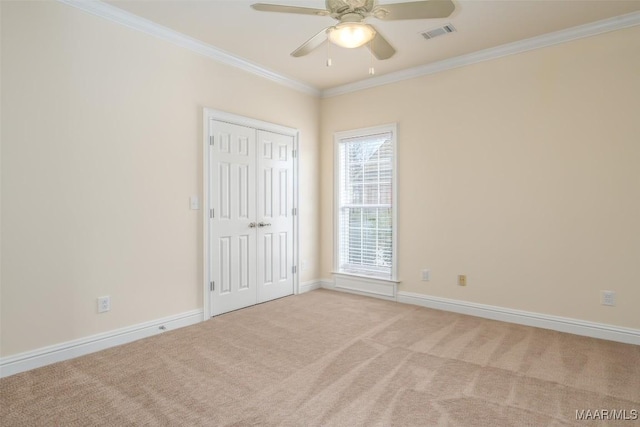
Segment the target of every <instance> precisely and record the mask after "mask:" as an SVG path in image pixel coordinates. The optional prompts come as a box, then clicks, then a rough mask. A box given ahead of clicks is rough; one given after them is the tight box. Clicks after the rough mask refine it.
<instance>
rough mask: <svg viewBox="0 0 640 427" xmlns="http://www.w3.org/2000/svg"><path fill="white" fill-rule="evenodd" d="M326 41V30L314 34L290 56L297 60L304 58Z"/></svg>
mask: <svg viewBox="0 0 640 427" xmlns="http://www.w3.org/2000/svg"><path fill="white" fill-rule="evenodd" d="M326 40H327V29H326V28H325V29H324V30H322V31H320V32H319V33H318V34H316V35H315V36H313V37H311V38H310V39H309V40H307V41H306V42H304V43H303V44H302V46H300V47H299V48H297V49H296V50H294V51H293V52H291V56H295V57H296V58H297V57H299V56H304V55H306V54H308V53H311V51H312V50H313V49H315V48H317V47H318V46H320V45H321V44H322V43H324V42H325V41H326Z"/></svg>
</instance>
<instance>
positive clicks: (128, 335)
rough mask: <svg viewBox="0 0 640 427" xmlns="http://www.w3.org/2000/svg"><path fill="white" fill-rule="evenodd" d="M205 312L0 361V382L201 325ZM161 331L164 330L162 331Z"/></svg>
mask: <svg viewBox="0 0 640 427" xmlns="http://www.w3.org/2000/svg"><path fill="white" fill-rule="evenodd" d="M202 319H203V310H201V309H200V310H192V311H188V312H185V313H181V314H177V315H174V316H169V317H164V318H162V319H157V320H152V321H150V322H145V323H139V324H137V325H133V326H129V327H126V328H121V329H116V330H113V331H109V332H105V333H102V334H97V335H92V336H89V337H86V338H80V339H77V340H73V341H67V342H65V343H62V344H56V345H52V346H48V347H43V348H39V349H37V350H32V351H28V352H25V353H20V354H16V355H14V356H8V357H2V358H0V378H3V377H8V376H10V375H14V374H17V373H20V372H24V371H28V370H31V369H35V368H39V367H42V366H46V365H50V364H52V363H56V362H61V361H63V360H68V359H73V358H75V357H78V356H83V355H85V354H89V353H94V352H96V351H100V350H104V349H107V348H110V347H115V346H118V345H122V344H126V343H129V342H132V341H136V340H139V339H141V338H147V337H150V336H153V335H157V334H161V333H163V332H166V331H169V330H173V329H178V328H182V327H184V326H189V325H194V324H196V323H199V322H202ZM161 328H162V329H161Z"/></svg>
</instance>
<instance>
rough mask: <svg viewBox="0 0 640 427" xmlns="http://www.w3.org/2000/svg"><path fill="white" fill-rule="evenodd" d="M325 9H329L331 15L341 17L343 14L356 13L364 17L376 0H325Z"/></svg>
mask: <svg viewBox="0 0 640 427" xmlns="http://www.w3.org/2000/svg"><path fill="white" fill-rule="evenodd" d="M326 5H327V9H328V10H329V11H331V17H333V18H335V19H341V17H342V16H344V15H345V14H350V13H358V14H360V15H361V16H362V17H365V16H367V15H369V14H370V13H371V11H372V10H373V8H374V7H375V5H376V0H327V1H326Z"/></svg>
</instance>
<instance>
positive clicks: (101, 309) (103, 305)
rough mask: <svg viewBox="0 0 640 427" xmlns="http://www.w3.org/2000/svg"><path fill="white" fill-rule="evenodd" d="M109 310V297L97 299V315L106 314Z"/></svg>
mask: <svg viewBox="0 0 640 427" xmlns="http://www.w3.org/2000/svg"><path fill="white" fill-rule="evenodd" d="M109 310H111V297H110V296H106V297H99V298H98V313H106V312H107V311H109Z"/></svg>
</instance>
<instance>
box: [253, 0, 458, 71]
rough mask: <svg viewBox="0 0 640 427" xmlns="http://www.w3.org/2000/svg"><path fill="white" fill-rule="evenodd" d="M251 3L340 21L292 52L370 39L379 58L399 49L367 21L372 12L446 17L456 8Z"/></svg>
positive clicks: (432, 0) (362, 2)
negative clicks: (322, 6)
mask: <svg viewBox="0 0 640 427" xmlns="http://www.w3.org/2000/svg"><path fill="white" fill-rule="evenodd" d="M251 7H252V8H254V9H255V10H259V11H263V12H283V13H297V14H301V15H317V16H331V17H332V18H334V19H336V20H338V21H340V22H339V23H338V24H336V25H335V26H331V27H327V28H325V29H324V30H322V31H320V32H319V33H318V34H316V35H315V36H313V37H311V38H310V39H309V40H307V41H306V42H304V43H303V44H302V46H300V47H299V48H297V49H296V50H294V51H293V52H291V56H295V57H299V56H304V55H306V54H308V53H310V52H311V51H312V50H314V49H315V48H317V47H318V46H320V45H321V44H322V43H324V42H325V41H326V40H327V39H329V40H330V41H331V42H332V43H335V44H337V45H338V46H342V47H347V48H355V47H360V46H362V45H364V44H367V43H369V42H371V43H369V44H368V47H369V49H370V50H371V53H372V54H373V55H374V56H375V57H376V58H377V59H388V58H391V57H392V56H393V55H394V54H395V53H396V50H395V49H394V48H393V46H391V44H389V42H388V41H387V40H386V39H385V38H384V37H383V36H382V35H381V34H380V33H379V32H378V31H377V30H376V29H375V28H374V27H373V25H370V24H365V23H364V20H365V19H367V18H368V17H370V16H373V17H374V18H378V19H381V20H383V21H393V20H401V19H431V18H446V17H447V16H449V15H451V13H452V12H453V11H454V9H455V5H454V4H453V2H452V1H451V0H422V1H414V2H406V3H392V4H385V5H378V2H377V0H326V7H327V8H326V9H313V8H309V7H297V6H285V5H277V4H266V3H256V4H253V5H251Z"/></svg>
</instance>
